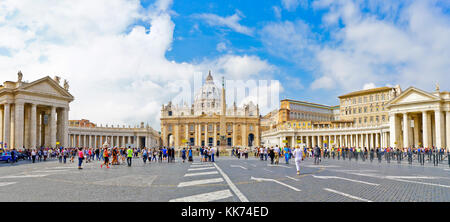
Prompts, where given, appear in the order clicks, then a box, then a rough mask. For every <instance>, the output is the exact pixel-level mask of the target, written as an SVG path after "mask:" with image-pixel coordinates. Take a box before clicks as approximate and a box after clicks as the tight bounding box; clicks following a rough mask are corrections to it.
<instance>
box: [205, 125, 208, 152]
mask: <svg viewBox="0 0 450 222" xmlns="http://www.w3.org/2000/svg"><path fill="white" fill-rule="evenodd" d="M207 146H208V123H205V147H207Z"/></svg>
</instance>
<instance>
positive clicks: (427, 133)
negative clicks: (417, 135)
mask: <svg viewBox="0 0 450 222" xmlns="http://www.w3.org/2000/svg"><path fill="white" fill-rule="evenodd" d="M422 130H423V135H422V137H423V139H422V141H423V147H430V140H431V121H430V115H429V114H428V113H427V111H423V112H422Z"/></svg>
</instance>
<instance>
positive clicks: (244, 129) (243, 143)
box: [241, 124, 248, 147]
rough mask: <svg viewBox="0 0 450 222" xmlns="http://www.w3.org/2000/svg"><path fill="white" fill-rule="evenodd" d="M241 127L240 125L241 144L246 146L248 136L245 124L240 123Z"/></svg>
mask: <svg viewBox="0 0 450 222" xmlns="http://www.w3.org/2000/svg"><path fill="white" fill-rule="evenodd" d="M241 127H242V132H241V134H242V146H244V147H246V146H248V143H247V138H248V135H247V125H246V124H242V126H241Z"/></svg>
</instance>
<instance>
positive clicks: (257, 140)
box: [255, 125, 303, 146]
mask: <svg viewBox="0 0 450 222" xmlns="http://www.w3.org/2000/svg"><path fill="white" fill-rule="evenodd" d="M302 142H303V139H302ZM255 146H261V140H260V135H259V125H256V126H255Z"/></svg>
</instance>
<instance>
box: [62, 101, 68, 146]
mask: <svg viewBox="0 0 450 222" xmlns="http://www.w3.org/2000/svg"><path fill="white" fill-rule="evenodd" d="M61 113H62V115H63V120H64V122H63V123H62V131H63V133H62V134H63V135H62V138H63V139H62V145H63V146H64V147H68V146H69V142H68V141H69V138H68V137H69V108H68V107H66V108H64V109H63V110H62V111H61Z"/></svg>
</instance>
